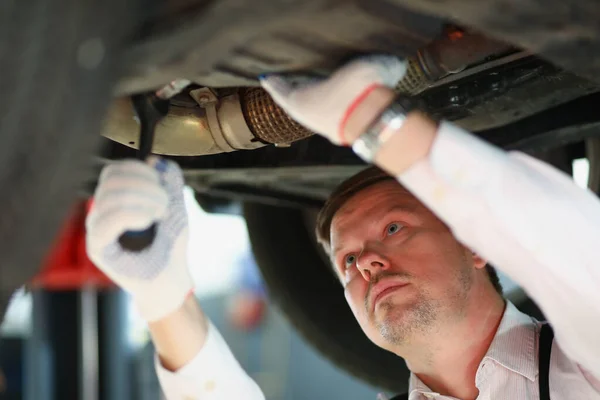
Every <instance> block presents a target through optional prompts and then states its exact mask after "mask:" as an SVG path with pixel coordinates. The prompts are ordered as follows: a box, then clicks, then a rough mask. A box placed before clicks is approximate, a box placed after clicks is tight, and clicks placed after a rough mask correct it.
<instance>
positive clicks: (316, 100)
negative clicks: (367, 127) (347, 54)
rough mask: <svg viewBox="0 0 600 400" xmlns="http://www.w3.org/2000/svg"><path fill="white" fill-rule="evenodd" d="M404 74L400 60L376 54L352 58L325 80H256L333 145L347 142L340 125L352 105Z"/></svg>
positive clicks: (289, 77)
mask: <svg viewBox="0 0 600 400" xmlns="http://www.w3.org/2000/svg"><path fill="white" fill-rule="evenodd" d="M405 74H406V62H405V61H404V60H403V59H401V58H398V57H396V56H385V55H376V56H368V57H362V58H359V59H357V60H354V61H352V62H350V63H348V64H346V65H345V66H343V67H342V68H341V69H339V70H337V71H336V72H335V73H334V74H333V75H332V76H331V77H329V78H328V79H325V80H317V79H310V80H307V79H304V80H302V79H300V80H299V79H298V77H292V76H282V75H271V76H268V77H266V78H261V81H260V82H261V84H262V86H263V88H264V89H265V90H266V91H267V92H269V94H270V95H271V97H273V100H275V102H276V103H277V104H279V105H280V106H281V107H282V108H283V109H284V110H285V111H286V112H287V113H288V114H289V115H290V116H291V117H292V118H293V119H295V120H296V121H297V122H299V123H301V124H302V125H304V126H305V127H307V128H308V129H311V130H313V131H315V132H316V133H319V134H321V135H323V136H325V137H326V138H328V139H329V140H331V141H332V142H333V143H335V144H339V145H348V143H347V141H346V140H345V138H344V134H343V133H344V125H345V122H346V120H347V119H348V117H349V116H350V114H352V111H353V110H354V109H355V108H356V106H357V105H358V104H359V103H360V102H361V100H363V99H364V97H366V95H367V94H368V93H369V92H370V91H371V90H372V89H373V88H375V87H378V86H379V87H381V86H387V87H389V88H394V87H395V86H396V84H397V83H398V81H400V80H401V79H402V78H403V77H404V75H405Z"/></svg>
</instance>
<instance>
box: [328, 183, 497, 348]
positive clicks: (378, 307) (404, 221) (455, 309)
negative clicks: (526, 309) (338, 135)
mask: <svg viewBox="0 0 600 400" xmlns="http://www.w3.org/2000/svg"><path fill="white" fill-rule="evenodd" d="M331 249H332V253H331V254H332V260H333V262H334V266H335V269H336V272H337V274H338V276H339V278H340V279H341V281H342V282H343V284H344V288H345V290H344V292H345V296H346V300H347V301H348V304H349V305H350V308H351V309H352V312H353V313H354V315H355V317H356V319H357V320H358V322H359V324H360V325H361V327H362V329H363V331H364V332H365V333H366V334H367V336H368V337H369V338H370V339H371V340H372V341H373V342H374V343H375V344H377V345H379V346H380V347H383V348H387V349H388V350H391V349H392V348H395V347H396V346H397V345H404V344H408V343H410V342H411V341H414V340H415V339H418V338H422V339H423V338H425V337H426V336H427V335H428V334H429V333H432V332H436V331H440V330H441V329H440V328H443V326H444V324H448V323H453V322H455V321H456V320H459V319H461V318H464V314H465V312H466V306H467V300H468V293H469V291H470V289H471V285H472V283H473V274H474V273H475V271H476V269H477V268H483V267H484V266H485V262H484V261H482V260H480V259H478V258H477V257H473V255H472V253H471V252H470V251H469V250H468V249H466V248H465V247H464V246H462V245H461V244H460V243H458V242H457V240H456V239H455V238H454V237H453V235H452V234H451V233H450V231H449V230H448V228H447V226H446V225H444V223H442V222H441V221H440V220H439V219H438V218H437V217H436V216H435V215H434V214H433V213H431V211H429V210H428V209H427V208H426V207H425V206H423V205H422V204H421V203H420V202H419V201H418V200H417V199H416V198H415V197H414V196H412V195H411V194H410V193H408V192H407V191H406V190H405V189H404V188H403V187H402V186H400V185H399V184H398V183H396V182H395V181H392V180H390V181H384V182H380V183H377V184H374V185H373V186H370V187H368V188H366V189H364V190H363V191H361V192H359V193H357V194H356V195H354V196H353V197H352V198H350V199H349V200H348V201H347V202H346V203H345V204H344V205H343V206H342V207H341V208H340V210H338V211H337V213H336V214H335V216H334V218H333V221H332V223H331Z"/></svg>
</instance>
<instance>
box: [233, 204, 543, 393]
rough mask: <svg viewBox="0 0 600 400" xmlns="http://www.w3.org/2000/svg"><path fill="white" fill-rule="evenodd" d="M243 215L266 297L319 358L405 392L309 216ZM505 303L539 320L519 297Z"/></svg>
mask: <svg viewBox="0 0 600 400" xmlns="http://www.w3.org/2000/svg"><path fill="white" fill-rule="evenodd" d="M243 215H244V218H245V219H246V224H247V226H248V233H249V237H250V242H251V245H252V251H253V252H254V256H255V259H256V262H257V265H258V267H259V269H260V271H261V273H262V275H263V279H264V281H265V284H266V286H267V290H268V293H269V297H270V298H271V299H272V300H273V302H274V303H275V304H276V305H277V306H279V307H280V308H281V310H282V311H283V313H284V314H285V315H286V317H287V319H288V320H289V321H290V323H291V324H292V325H293V326H294V328H296V330H297V331H298V332H299V333H300V334H301V336H303V337H304V339H305V340H306V341H307V342H308V343H309V344H311V345H312V346H313V347H315V348H316V349H317V350H318V351H319V352H320V353H321V354H323V355H324V356H325V357H326V358H328V359H329V360H330V361H332V362H333V363H334V364H335V365H336V366H338V367H339V368H341V369H343V370H345V371H347V372H348V373H350V374H351V375H353V376H355V377H356V378H359V379H362V380H364V381H365V382H367V383H370V384H371V385H374V386H376V387H379V388H382V389H385V390H390V391H392V392H394V393H405V392H406V391H407V390H408V378H409V371H408V368H407V367H406V364H405V362H404V360H403V359H402V358H400V357H398V356H396V355H394V354H392V353H390V352H387V351H385V350H382V349H381V348H379V347H377V346H376V345H374V344H373V343H372V342H371V341H370V340H369V339H367V337H366V336H365V334H364V333H363V332H362V330H361V328H360V327H359V325H358V322H357V321H356V319H355V318H354V316H353V314H352V312H351V311H350V309H349V307H348V304H347V303H346V300H345V298H344V292H343V288H342V286H341V284H340V283H339V281H338V280H337V278H336V277H335V276H334V273H333V270H332V268H331V266H329V265H328V263H327V262H326V260H325V258H324V257H323V255H322V254H321V252H320V250H319V248H318V247H317V246H318V245H317V243H316V240H315V236H314V234H313V232H312V230H313V223H312V222H314V218H315V213H314V212H307V211H306V210H301V209H291V208H284V207H277V206H270V205H262V204H250V203H247V204H245V205H244V208H243ZM511 300H513V302H515V305H516V306H517V307H518V308H519V309H521V310H522V311H523V312H525V313H528V314H529V315H533V316H535V317H536V318H538V319H541V320H543V319H544V317H543V315H542V314H541V312H540V311H539V309H538V308H537V306H536V305H535V304H534V303H533V301H531V299H529V298H528V297H527V296H526V295H525V294H524V293H522V291H521V294H520V296H518V297H514V298H512V299H511Z"/></svg>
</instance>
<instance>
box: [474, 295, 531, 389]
mask: <svg viewBox="0 0 600 400" xmlns="http://www.w3.org/2000/svg"><path fill="white" fill-rule="evenodd" d="M536 336H537V325H536V323H535V320H534V319H533V318H532V317H530V316H529V315H527V314H523V313H522V312H521V311H519V310H518V309H517V307H515V305H514V304H512V303H511V302H510V301H507V303H506V309H505V310H504V315H503V316H502V321H500V326H498V330H497V331H496V335H495V336H494V339H493V340H492V344H491V345H490V347H489V349H488V351H487V353H486V355H485V357H484V358H483V359H484V360H485V359H489V360H493V361H495V362H496V363H498V364H500V365H502V366H503V367H504V368H507V369H509V370H511V371H513V372H516V373H517V374H520V375H523V376H524V377H526V378H527V379H529V380H530V381H535V377H536V375H537V372H538V361H537V351H536ZM480 367H481V364H480ZM477 372H478V373H479V371H477Z"/></svg>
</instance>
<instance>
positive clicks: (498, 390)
mask: <svg viewBox="0 0 600 400" xmlns="http://www.w3.org/2000/svg"><path fill="white" fill-rule="evenodd" d="M540 327H541V323H539V322H538V321H536V320H535V319H534V318H532V317H530V316H528V315H526V314H523V313H522V312H520V311H519V310H517V308H516V307H515V306H514V305H513V304H512V303H511V302H508V303H507V305H506V310H505V311H504V316H503V317H502V321H501V322H500V325H499V327H498V331H497V332H496V335H495V336H494V340H493V341H492V344H491V345H490V347H489V349H488V351H487V353H486V355H485V357H484V358H483V360H482V361H481V363H480V364H479V368H478V369H477V373H476V375H475V386H477V389H479V396H478V397H477V399H478V400H488V399H489V400H496V399H519V400H537V399H539V398H540V395H539V376H538V346H539V336H540ZM549 380H550V397H551V399H552V400H561V399H589V400H592V399H600V382H598V381H595V382H594V379H593V378H592V377H591V375H589V374H586V373H585V372H584V371H583V370H582V369H581V367H580V366H579V365H577V363H575V362H573V361H572V360H570V359H569V358H568V357H567V356H566V355H565V353H564V352H563V351H562V349H561V348H560V345H559V344H558V343H557V342H556V341H554V342H553V345H552V355H551V358H550V377H549ZM594 386H595V387H594ZM409 393H410V396H409V400H429V399H438V400H442V399H455V398H454V397H450V396H442V395H440V394H438V393H435V392H432V391H431V390H430V389H429V388H428V387H427V386H426V385H425V384H424V383H423V382H422V381H421V380H420V379H419V378H418V377H417V376H416V375H411V376H410V383H409Z"/></svg>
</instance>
